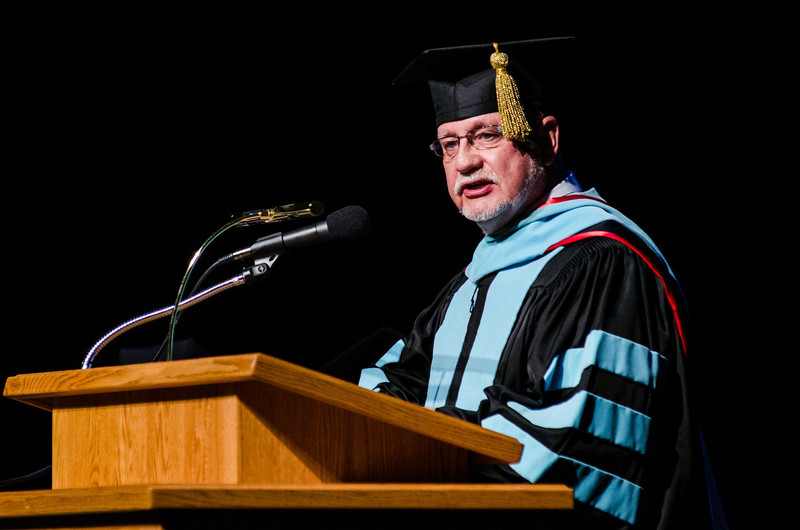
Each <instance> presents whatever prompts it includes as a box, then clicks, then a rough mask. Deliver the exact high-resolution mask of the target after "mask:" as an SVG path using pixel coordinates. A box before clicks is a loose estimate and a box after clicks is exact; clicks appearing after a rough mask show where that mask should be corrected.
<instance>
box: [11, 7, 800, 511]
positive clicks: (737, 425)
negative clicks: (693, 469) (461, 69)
mask: <svg viewBox="0 0 800 530" xmlns="http://www.w3.org/2000/svg"><path fill="white" fill-rule="evenodd" d="M390 14H391V15H393V16H398V17H399V16H400V15H401V13H396V12H394V11H393V12H392V13H390ZM663 16H664V14H663V13H662V14H651V15H648V16H647V17H645V16H643V15H640V14H636V15H635V16H634V18H628V19H626V21H625V22H624V23H623V22H613V21H611V22H609V23H605V24H578V23H571V22H569V20H567V21H566V22H560V23H553V20H552V19H549V20H548V19H545V20H543V21H538V22H531V23H530V24H528V23H526V24H524V25H523V24H520V23H512V22H508V21H507V22H506V23H504V24H502V26H503V31H500V30H498V29H496V28H490V29H485V30H481V29H475V28H470V29H469V30H468V31H465V27H464V25H463V24H454V25H452V27H449V29H443V28H441V27H437V26H434V25H433V24H420V23H418V22H413V23H412V22H406V23H398V24H394V25H390V27H386V20H387V19H386V17H374V18H369V19H367V20H365V21H363V22H361V23H359V24H352V25H350V24H347V23H337V24H330V25H328V26H324V27H312V26H310V25H309V24H308V23H307V22H306V21H300V20H294V19H287V20H284V21H281V22H278V21H275V20H273V21H271V23H270V24H271V27H270V28H267V29H262V30H260V31H254V30H253V29H252V27H250V28H247V29H244V28H236V27H227V28H224V29H223V28H221V27H219V26H217V25H208V24H206V25H204V26H202V27H200V26H197V27H194V28H193V29H192V28H186V27H180V28H178V27H171V28H163V27H162V28H159V29H157V30H156V29H151V28H149V27H148V28H147V29H146V30H145V29H144V28H142V30H141V31H138V30H132V29H126V30H119V29H117V28H116V27H115V25H116V24H119V22H120V21H119V19H115V21H114V23H108V24H107V25H106V27H107V28H108V29H106V30H97V29H94V30H92V31H84V30H81V31H78V30H75V31H70V30H68V29H64V28H62V29H61V31H57V32H51V31H50V30H49V29H44V28H39V27H37V25H36V24H32V28H31V29H30V31H24V32H21V33H22V34H21V35H20V37H19V39H17V40H16V41H15V42H14V44H13V49H12V54H13V55H14V61H13V67H12V70H11V71H7V74H8V76H7V77H6V84H7V85H11V86H12V88H13V89H14V90H13V91H14V96H13V98H9V99H7V100H6V105H7V108H8V107H10V108H11V110H12V112H13V114H14V117H15V120H14V123H15V125H14V127H12V130H11V133H12V137H13V138H12V141H11V143H10V144H9V149H8V152H7V154H6V157H5V163H6V166H5V176H6V182H7V186H6V192H5V194H4V197H5V200H4V216H5V219H4V227H5V234H4V235H5V238H4V239H5V245H4V247H5V260H6V262H7V266H6V274H5V282H6V289H5V291H6V292H5V294H4V297H3V300H4V310H5V315H6V316H5V320H4V327H3V330H4V334H3V335H4V338H5V340H4V351H3V353H2V357H1V358H2V376H3V377H4V378H5V377H8V376H12V375H16V374H20V373H30V372H39V371H49V370H62V369H73V368H79V367H80V365H81V362H82V360H83V357H84V355H85V354H86V352H87V351H88V350H89V349H90V348H91V347H92V346H93V345H94V343H95V342H96V341H97V340H98V339H99V338H100V337H101V336H103V335H104V334H105V333H106V332H107V331H109V330H110V329H112V328H113V327H115V326H117V325H118V324H120V323H122V322H124V321H126V320H128V319H130V318H133V317H136V316H138V315H141V314H143V313H146V312H149V311H152V310H155V309H159V308H161V307H165V306H168V305H170V304H172V303H173V301H174V299H175V296H176V294H177V289H178V286H179V283H180V280H181V278H182V276H183V274H184V272H185V271H186V267H187V265H188V263H189V260H190V258H191V256H192V255H193V254H194V252H195V251H196V250H197V249H198V248H199V247H200V245H201V244H202V243H203V242H204V241H205V239H206V238H207V237H208V236H210V235H211V234H212V233H213V232H214V231H215V230H216V229H218V228H219V227H221V226H222V225H223V224H225V223H226V222H227V221H228V220H229V218H230V216H231V215H232V214H234V213H238V212H242V211H246V210H251V209H259V208H265V207H270V206H276V205H281V204H286V203H294V202H300V201H307V200H318V201H321V202H323V203H324V204H325V206H326V210H327V212H328V213H329V212H332V211H335V210H336V209H338V208H341V207H344V206H348V205H351V204H355V205H360V206H362V207H364V208H365V209H366V210H367V211H368V212H369V213H370V215H371V219H372V230H371V232H370V234H369V235H368V236H367V237H365V238H364V239H362V240H359V241H356V242H348V243H342V244H337V245H324V246H317V247H313V248H306V249H302V250H298V251H296V252H293V253H291V254H287V255H285V256H283V257H281V258H280V259H279V260H278V261H277V263H276V264H275V267H274V268H273V271H272V274H271V276H270V278H269V279H267V280H266V281H264V282H262V283H260V284H258V285H254V286H252V287H246V288H243V287H242V288H238V289H236V290H234V291H229V292H226V293H224V294H221V295H219V296H218V297H216V298H214V299H213V300H211V301H209V302H207V303H205V304H203V305H201V306H199V307H196V308H193V309H190V310H188V311H187V312H186V313H185V316H184V318H183V320H182V321H181V322H180V324H179V325H178V335H179V337H180V338H187V337H190V338H191V339H192V340H193V341H194V343H195V345H196V347H197V348H199V349H201V350H202V351H203V352H205V353H210V354H229V353H239V352H249V351H263V352H266V353H270V354H273V355H276V356H280V357H283V358H286V359H289V360H292V361H293V362H297V363H299V364H303V365H308V366H312V367H318V366H322V365H324V364H325V363H327V362H328V361H330V360H331V359H334V358H336V357H337V356H339V355H341V354H342V353H343V352H345V351H347V350H348V348H350V347H352V346H354V345H356V344H358V343H359V342H360V341H361V340H362V339H364V338H365V337H369V336H371V334H373V333H375V332H377V331H379V330H382V329H391V330H396V331H398V332H405V331H407V330H408V329H409V328H410V326H411V325H412V322H413V319H414V317H415V315H416V314H417V313H418V311H419V310H421V309H422V308H424V307H425V306H426V305H427V304H428V303H430V301H431V300H432V299H433V297H434V296H435V295H436V293H437V292H438V290H439V288H440V287H441V286H442V285H443V284H444V282H445V281H446V280H447V279H448V278H450V277H451V275H453V274H454V273H455V272H456V271H458V270H459V269H460V268H462V267H463V266H465V265H466V264H467V263H468V261H469V259H470V254H471V248H472V247H473V246H474V244H475V243H476V242H477V241H478V239H479V238H480V233H479V232H478V231H477V229H476V228H475V227H473V226H472V225H471V224H470V223H468V222H465V221H464V220H462V219H460V218H459V216H458V214H457V212H456V211H455V209H454V207H453V206H452V205H451V204H450V203H449V199H448V197H447V193H446V190H445V187H444V182H443V177H442V174H441V168H440V166H439V163H438V162H437V160H436V159H434V158H433V156H432V155H431V154H430V153H429V152H428V151H427V145H428V144H429V142H430V141H431V139H432V136H433V128H432V126H431V114H430V110H429V109H430V106H429V103H428V100H427V99H426V96H425V93H424V91H423V92H420V91H419V90H415V89H412V88H402V89H401V88H393V87H392V79H393V78H394V76H396V75H397V74H398V73H399V72H400V71H401V70H402V68H403V67H405V65H406V64H407V63H408V62H410V61H411V60H412V59H413V58H414V57H415V56H416V55H417V54H418V53H419V52H420V51H422V50H423V49H426V48H430V47H438V46H451V45H460V44H471V43H475V42H491V41H492V40H517V39H527V38H532V37H540V36H560V35H574V36H576V37H577V40H576V53H575V56H573V57H571V58H570V61H571V62H570V63H569V64H570V69H569V71H570V72H571V73H570V75H569V76H568V79H567V81H566V83H565V85H566V86H567V87H569V88H570V93H569V94H570V98H569V100H568V101H566V104H565V105H564V109H563V116H562V138H561V140H562V151H563V153H564V156H565V159H566V161H567V164H568V165H569V167H570V168H572V169H574V170H575V171H576V173H577V175H578V177H579V178H580V179H581V180H582V181H583V182H584V184H585V185H587V186H596V187H597V188H598V189H599V191H600V192H601V194H602V195H604V196H605V197H606V198H607V199H608V200H610V201H611V202H612V203H614V204H615V205H617V206H619V207H620V208H621V209H622V210H623V211H625V212H627V213H628V214H629V216H630V217H631V218H633V219H634V220H636V221H638V222H639V223H640V224H641V225H642V226H643V227H644V228H645V229H646V230H648V231H649V232H650V233H651V235H652V236H653V237H654V238H655V239H656V241H657V242H658V243H659V244H660V245H661V247H662V249H663V251H664V252H665V254H666V255H667V256H668V258H669V259H670V260H671V264H672V266H673V268H674V269H675V271H676V272H677V275H678V277H679V279H680V280H681V281H682V283H683V287H684V290H685V294H686V296H687V298H688V300H689V303H690V306H691V308H692V316H693V342H692V352H691V357H692V360H693V363H694V364H695V369H696V372H695V383H697V388H698V395H699V398H700V404H701V410H702V413H703V415H704V422H705V426H706V435H707V441H708V443H709V445H710V447H711V450H712V452H713V457H714V463H715V465H716V468H717V478H718V480H719V483H720V488H721V490H722V492H723V495H724V498H725V501H726V508H727V510H728V513H729V518H730V519H731V521H732V522H733V521H736V522H741V523H740V524H741V526H740V527H753V526H751V524H752V523H754V522H755V521H756V520H758V517H759V516H758V515H757V514H758V513H759V511H760V509H761V508H763V507H764V506H766V505H770V506H774V505H775V503H774V502H773V501H771V500H770V499H773V498H774V497H776V496H778V497H779V496H780V489H778V488H775V489H773V488H772V487H770V485H774V484H777V481H778V479H779V478H780V476H781V475H782V473H781V470H782V469H784V462H785V461H786V460H788V459H789V456H788V454H787V453H788V451H787V444H786V443H785V441H781V442H779V441H778V440H779V439H780V433H781V432H782V430H781V429H780V425H782V424H783V421H784V420H785V418H784V416H783V414H785V412H786V408H785V406H784V405H783V403H782V402H783V401H784V400H786V399H787V398H788V391H787V390H785V389H786V387H787V385H788V381H789V376H790V375H789V374H792V373H793V371H792V368H793V364H792V363H793V359H792V360H791V361H790V360H789V357H793V355H792V354H793V353H794V351H795V350H796V346H790V344H789V342H788V337H787V335H788V333H785V331H784V329H783V327H782V324H781V322H782V321H783V317H785V316H787V315H785V314H782V313H783V310H781V309H779V305H780V301H781V300H784V299H787V298H788V295H789V292H788V285H787V282H786V277H785V274H786V273H787V272H788V267H785V266H783V265H782V264H783V263H784V262H785V261H786V259H785V258H786V256H785V253H784V252H783V251H782V250H781V249H782V248H786V243H785V242H782V241H781V240H779V239H778V238H779V230H780V229H781V226H782V225H781V224H780V223H778V221H781V219H779V217H778V216H779V215H780V212H779V210H778V204H779V200H780V198H781V196H782V195H784V191H785V188H786V187H787V186H786V183H785V182H783V179H785V177H784V176H783V175H784V174H785V173H784V172H783V169H784V168H781V167H780V164H779V163H777V162H776V161H775V160H774V158H773V156H774V155H775V154H776V152H780V148H779V144H778V140H777V139H776V132H775V129H774V127H775V126H776V125H779V124H780V122H781V121H782V120H781V116H782V114H783V112H784V111H785V108H784V106H783V102H782V100H781V98H780V96H781V90H782V87H783V86H784V78H785V77H786V76H787V75H788V70H787V68H788V66H789V65H788V63H785V62H784V61H783V60H782V59H781V58H780V57H776V54H780V53H781V50H782V48H781V47H780V46H776V45H773V44H772V43H769V42H761V41H760V40H758V39H754V38H752V26H748V25H746V24H745V21H744V20H738V21H736V22H735V23H731V24H717V25H716V26H715V27H710V26H709V25H707V24H704V23H700V22H696V23H688V22H681V21H680V18H681V17H680V16H677V17H674V18H676V20H674V21H672V20H669V22H670V23H669V24H660V23H661V22H664V18H663ZM390 18H391V17H390ZM282 30H285V31H282ZM487 64H488V63H487ZM422 88H423V89H424V87H422ZM12 184H13V186H12ZM302 224H304V223H297V222H295V223H285V224H280V225H266V226H263V227H258V228H242V229H236V230H233V231H229V232H226V233H225V234H224V235H223V236H221V237H220V238H219V239H217V240H216V241H215V242H214V243H213V244H212V245H211V246H210V247H209V248H208V249H207V250H206V251H205V253H204V254H203V256H204V260H205V261H202V260H201V263H200V265H198V268H197V269H196V270H198V271H200V270H202V267H203V264H208V263H209V262H210V261H211V260H213V259H216V258H217V257H219V256H222V255H223V254H225V253H226V252H229V251H230V250H233V249H237V248H240V247H242V246H246V245H249V244H250V243H252V242H253V241H255V239H257V238H259V237H261V236H264V235H267V234H269V233H271V232H274V231H277V230H287V229H291V228H296V227H298V226H302ZM238 272H239V269H237V267H233V268H228V269H227V270H225V271H223V272H222V274H221V276H226V275H227V274H228V273H230V274H229V275H234V274H236V273H238ZM195 274H197V273H195ZM194 277H195V278H196V276H194ZM166 327H167V323H166V320H162V321H159V322H156V323H152V324H148V325H146V326H144V327H142V328H139V329H137V330H134V331H132V332H130V333H128V334H126V335H123V336H122V337H121V338H119V339H117V340H116V341H115V342H113V343H112V344H111V345H110V346H109V347H108V348H106V349H105V350H103V352H101V354H100V356H99V357H98V363H99V364H104V363H105V364H112V363H115V362H119V359H120V358H121V357H120V356H121V355H123V357H122V358H126V357H124V355H128V354H130V352H131V350H135V349H138V348H146V347H149V346H152V345H155V344H157V343H158V342H160V340H161V339H162V338H163V337H164V334H165V333H166ZM126 352H127V353H126ZM784 380H785V381H784ZM0 406H1V407H2V408H0V414H1V415H0V421H2V432H3V435H2V436H0V440H2V446H1V448H2V449H1V450H0V479H6V478H10V477H14V476H18V475H21V474H25V473H28V472H31V471H34V470H37V469H39V468H42V467H44V466H46V465H48V464H49V462H50V454H49V447H50V439H49V436H50V427H49V416H48V415H47V414H46V413H44V412H42V411H39V410H37V409H33V408H30V407H26V406H22V405H18V404H16V403H14V402H10V401H9V400H2V403H1V404H0ZM778 504H780V503H778ZM769 511H770V512H771V511H772V510H769ZM762 515H763V513H762ZM767 516H768V517H770V515H769V514H768V515H767Z"/></svg>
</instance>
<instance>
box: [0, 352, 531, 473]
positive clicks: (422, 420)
mask: <svg viewBox="0 0 800 530" xmlns="http://www.w3.org/2000/svg"><path fill="white" fill-rule="evenodd" d="M252 381H255V382H257V383H261V384H265V385H270V386H273V387H276V388H280V389H282V390H284V391H287V392H291V393H295V394H298V395H301V396H304V397H307V398H311V399H315V400H317V401H320V402H323V403H326V404H328V405H332V406H335V407H338V408H341V409H344V410H348V411H350V412H354V413H357V414H361V415H363V416H366V417H370V418H372V419H374V420H378V421H383V422H386V423H389V424H392V425H396V426H402V428H405V429H408V430H410V431H413V432H416V433H418V434H421V435H424V436H429V437H430V438H433V439H437V440H440V441H443V442H447V443H450V444H452V445H455V446H457V447H461V448H463V449H466V450H468V451H472V452H474V453H476V454H479V455H483V456H487V457H490V458H493V459H496V460H499V461H502V462H517V461H518V460H519V458H520V455H521V454H522V444H520V443H519V442H518V441H517V440H515V439H514V438H511V437H509V436H505V435H502V434H499V433H495V432H493V431H490V430H488V429H484V428H482V427H480V426H479V425H475V424H472V423H468V422H466V421H462V420H460V419H457V418H453V417H451V416H447V415H445V414H441V413H438V412H435V411H433V410H430V409H426V408H424V407H421V406H419V405H414V404H412V403H408V402H406V401H403V400H400V399H397V398H394V397H391V396H387V395H383V394H380V393H377V392H373V391H371V390H367V389H365V388H361V387H359V386H357V385H354V384H352V383H349V382H347V381H344V380H341V379H337V378H335V377H331V376H328V375H326V374H322V373H319V372H316V371H314V370H311V369H308V368H304V367H301V366H298V365H295V364H293V363H290V362H287V361H283V360H280V359H277V358H274V357H270V356H267V355H264V354H262V353H246V354H238V355H228V356H220V357H206V358H200V359H187V360H179V361H169V362H158V363H145V364H134V365H124V366H111V367H99V368H89V369H77V370H66V371H55V372H40V373H33V374H23V375H17V376H14V377H9V378H8V380H7V381H6V385H5V388H4V390H3V395H4V396H5V397H7V398H10V399H14V400H16V401H20V402H23V403H27V404H29V405H32V406H35V407H39V408H43V409H46V410H53V409H54V408H57V407H58V403H59V400H60V399H62V398H65V397H70V396H80V395H88V394H112V393H117V392H137V391H146V390H152V389H169V388H185V387H192V386H206V385H216V384H225V383H246V382H252Z"/></svg>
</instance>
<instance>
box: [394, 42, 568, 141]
mask: <svg viewBox="0 0 800 530" xmlns="http://www.w3.org/2000/svg"><path fill="white" fill-rule="evenodd" d="M573 40H574V39H573V37H552V38H543V39H532V40H522V41H512V42H501V43H487V44H474V45H468V46H456V47H448V48H433V49H430V50H426V51H424V52H422V53H421V54H420V55H418V56H417V58H416V59H415V60H414V61H413V62H412V63H411V64H409V65H408V66H407V67H406V68H405V69H404V70H403V71H402V72H401V73H400V75H398V76H397V78H395V80H394V84H409V83H421V82H427V83H428V85H429V87H430V92H431V97H432V99H433V107H434V113H435V122H436V125H437V126H438V125H441V124H442V123H445V122H449V121H456V120H461V119H465V118H470V117H472V116H477V115H480V114H487V113H490V112H498V111H499V112H500V113H501V115H503V114H504V110H503V109H502V108H501V107H504V106H505V104H506V99H505V98H504V97H503V96H502V95H500V93H499V85H500V84H503V83H509V82H510V83H511V86H506V85H504V86H506V88H505V89H503V90H500V91H501V92H508V93H512V94H511V97H512V98H513V97H516V98H517V100H518V105H517V106H518V107H520V109H519V111H520V113H522V111H526V112H529V113H531V112H536V111H539V110H541V108H542V105H543V89H542V86H541V84H540V83H539V81H537V78H538V77H539V74H542V75H544V76H545V77H547V75H548V73H547V72H544V70H548V69H551V65H552V64H553V63H554V62H557V61H559V60H560V58H561V57H562V56H563V52H564V50H565V48H566V47H567V46H568V44H570V43H571V42H572V41H573ZM496 52H500V55H503V54H505V55H506V57H505V58H504V59H503V58H501V60H506V61H507V63H504V64H502V65H501V69H497V68H496V66H497V64H493V63H492V62H490V60H491V61H495V57H496V56H497V55H498V54H496ZM523 65H524V66H523ZM498 74H500V75H498ZM506 74H507V75H506ZM534 74H536V75H534ZM501 78H502V79H503V81H499V79H501ZM498 100H500V103H499V104H498ZM521 119H522V120H523V121H524V119H525V118H524V114H522V117H521ZM504 127H505V128H506V129H507V130H508V129H509V127H507V126H506V123H504ZM523 135H524V133H523ZM519 139H522V138H519Z"/></svg>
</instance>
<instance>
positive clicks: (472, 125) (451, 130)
mask: <svg viewBox="0 0 800 530" xmlns="http://www.w3.org/2000/svg"><path fill="white" fill-rule="evenodd" d="M487 125H500V113H499V112H490V113H488V114H481V115H479V116H472V117H471V118H465V119H463V120H458V121H450V122H445V123H443V124H441V125H439V127H438V128H437V133H438V134H437V136H438V137H440V138H441V137H442V136H460V135H463V134H464V133H467V132H470V131H472V130H474V129H476V128H478V127H486V126H487Z"/></svg>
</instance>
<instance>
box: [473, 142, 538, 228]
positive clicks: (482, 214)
mask: <svg viewBox="0 0 800 530" xmlns="http://www.w3.org/2000/svg"><path fill="white" fill-rule="evenodd" d="M481 178H484V179H485V178H489V179H490V180H492V181H493V182H496V181H498V180H499V179H498V178H497V176H496V175H495V174H494V173H492V174H490V175H487V174H485V173H484V174H478V175H476V176H475V179H476V180H477V179H481ZM544 178H545V166H542V165H541V164H539V163H538V162H537V161H536V160H534V159H533V158H531V159H530V161H529V164H528V174H527V175H526V176H525V180H524V181H523V182H522V187H521V188H520V189H519V190H518V192H517V193H516V195H514V196H513V197H509V198H507V199H506V200H504V201H502V202H500V203H497V204H495V205H493V206H492V207H491V208H487V209H483V210H479V211H471V212H464V211H463V210H462V211H461V215H462V216H464V217H465V218H466V219H469V220H470V221H474V222H475V223H477V224H478V226H481V224H483V223H486V222H487V221H491V220H492V219H495V218H496V217H498V216H500V215H502V214H505V213H506V212H508V211H513V212H515V214H516V212H517V211H518V210H519V208H520V207H521V205H522V204H523V203H524V202H525V201H526V200H527V199H528V197H529V196H530V194H531V192H532V190H533V189H534V187H535V186H536V184H537V183H539V182H541V181H543V180H544ZM459 185H461V184H460V183H459ZM512 217H513V216H512Z"/></svg>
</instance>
